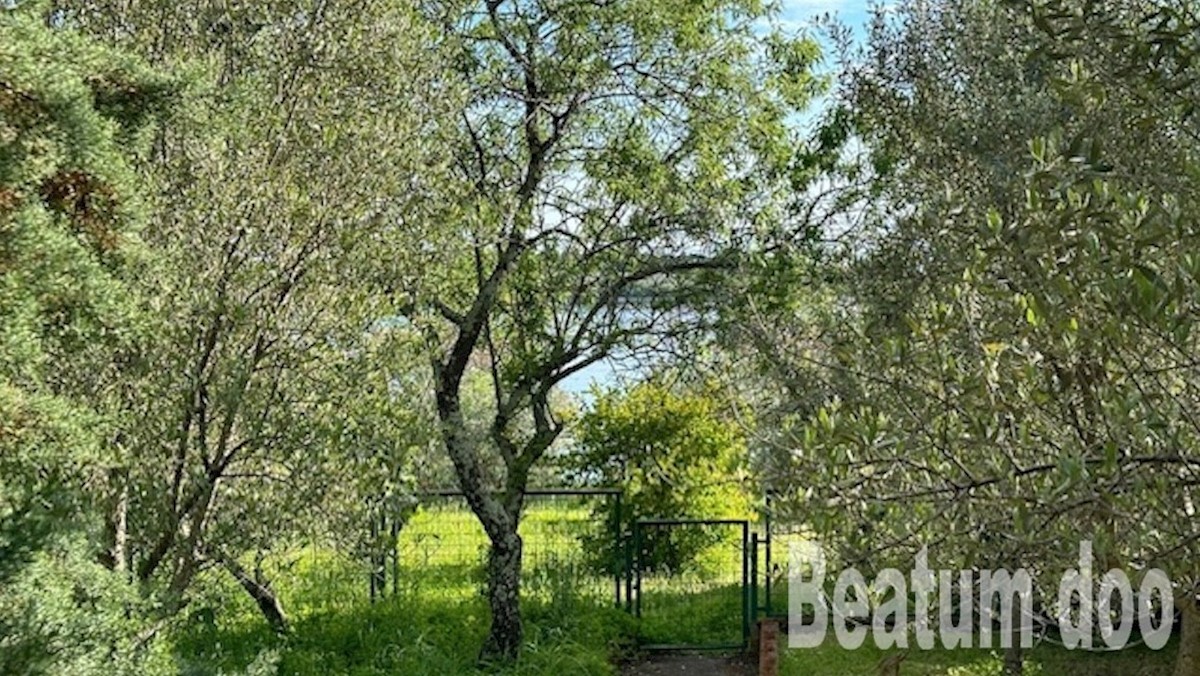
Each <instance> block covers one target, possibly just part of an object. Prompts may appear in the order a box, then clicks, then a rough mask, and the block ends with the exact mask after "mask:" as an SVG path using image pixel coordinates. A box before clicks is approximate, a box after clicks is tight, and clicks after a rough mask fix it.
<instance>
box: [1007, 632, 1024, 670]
mask: <svg viewBox="0 0 1200 676" xmlns="http://www.w3.org/2000/svg"><path fill="white" fill-rule="evenodd" d="M1013 640H1014V643H1013V645H1012V647H1009V648H1005V649H1004V672H1003V673H1004V676H1021V674H1022V673H1024V669H1025V651H1024V650H1022V649H1021V645H1020V644H1019V643H1016V642H1015V641H1016V640H1017V637H1015V636H1014V637H1013Z"/></svg>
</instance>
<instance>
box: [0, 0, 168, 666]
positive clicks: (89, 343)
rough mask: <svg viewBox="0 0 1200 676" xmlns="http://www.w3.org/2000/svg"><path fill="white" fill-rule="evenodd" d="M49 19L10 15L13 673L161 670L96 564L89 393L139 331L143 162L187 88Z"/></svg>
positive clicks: (3, 597)
mask: <svg viewBox="0 0 1200 676" xmlns="http://www.w3.org/2000/svg"><path fill="white" fill-rule="evenodd" d="M43 9H44V8H43V7H42V6H41V5H40V3H36V4H34V5H33V6H22V7H20V8H17V9H13V8H10V7H5V8H3V9H0V317H2V318H3V321H0V671H3V672H5V673H30V674H34V673H50V674H94V673H99V672H105V673H118V674H124V673H130V674H132V673H138V674H141V673H157V672H161V671H162V670H163V669H164V668H165V667H166V664H167V663H166V661H165V655H164V654H163V653H162V650H161V643H160V642H159V641H158V640H157V638H156V637H155V635H154V634H153V632H150V633H145V632H146V631H147V629H148V627H149V622H148V617H149V614H150V611H151V609H152V608H153V606H154V604H153V603H151V602H149V601H147V600H146V599H145V598H142V597H141V595H140V594H139V592H138V590H137V589H136V588H135V587H134V586H132V585H131V584H129V582H128V580H127V579H125V578H124V576H123V575H121V574H118V573H114V572H112V571H111V570H109V569H107V568H105V567H104V566H102V565H100V564H98V563H97V562H96V554H97V550H98V549H99V547H98V542H97V539H96V538H95V537H93V534H94V531H95V526H96V524H97V521H98V519H97V518H96V516H97V514H96V512H95V508H96V506H97V503H98V497H99V496H98V495H97V493H98V491H97V490H96V485H97V484H98V483H99V482H101V481H102V480H103V477H104V475H105V472H106V471H107V469H108V468H109V467H110V466H111V465H112V464H113V463H114V460H115V458H114V455H115V454H114V452H113V449H112V447H111V445H110V440H111V438H112V435H113V434H114V426H113V424H112V422H113V421H112V420H111V419H109V418H107V417H106V416H105V415H103V411H102V410H100V408H99V407H97V406H96V405H95V404H96V401H95V399H94V395H95V393H96V391H95V390H94V389H92V387H91V384H92V383H93V382H94V381H93V380H92V378H93V377H94V376H96V375H98V374H109V375H111V374H112V372H113V370H114V366H115V364H116V362H117V359H118V355H119V354H120V350H121V349H123V348H125V347H126V346H128V345H129V344H130V342H131V341H132V340H133V339H134V338H135V336H136V335H137V331H138V325H139V312H138V309H137V304H136V300H135V299H136V294H135V293H134V292H133V291H132V289H131V287H130V284H129V283H128V281H129V280H128V275H129V272H130V270H131V269H132V268H133V267H135V266H136V264H137V263H138V261H139V260H140V259H141V257H142V247H141V245H140V244H139V241H138V235H139V229H140V227H141V225H142V223H143V215H144V211H143V207H142V201H141V195H140V194H139V191H138V190H137V189H136V188H137V181H136V179H135V177H134V172H133V169H132V163H133V161H134V160H135V157H136V153H137V151H138V150H139V149H140V148H141V147H142V143H141V142H140V141H141V140H143V136H144V135H143V133H142V131H143V129H144V127H145V125H146V124H147V123H148V122H150V121H151V120H152V118H153V117H155V116H156V115H157V114H159V113H160V112H161V111H162V107H163V105H164V104H165V103H166V102H167V101H168V100H169V99H170V98H171V96H172V93H173V91H174V86H173V84H172V82H171V81H170V80H168V79H166V78H164V77H163V76H161V75H158V74H157V73H155V72H153V71H151V70H149V69H148V68H146V67H145V66H144V65H142V64H140V63H139V62H138V61H137V60H136V59H133V58H130V57H129V56H127V55H125V54H123V53H121V52H117V51H111V50H107V49H103V48H101V47H99V46H97V45H96V44H94V43H93V42H90V41H88V40H86V39H84V38H82V37H81V36H80V35H78V34H77V33H75V32H74V31H71V30H66V29H54V28H49V27H47V24H46V21H45V19H44V17H43V16H42V15H41V10H43Z"/></svg>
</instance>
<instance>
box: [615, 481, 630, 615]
mask: <svg viewBox="0 0 1200 676" xmlns="http://www.w3.org/2000/svg"><path fill="white" fill-rule="evenodd" d="M612 537H613V554H614V556H613V585H614V586H615V587H616V597H617V607H618V608H620V607H621V578H622V577H624V576H623V575H622V574H621V568H622V565H623V564H624V559H625V558H626V555H625V548H626V547H627V546H628V543H626V542H624V541H623V540H622V539H621V494H620V493H617V494H616V495H615V496H614V498H613V526H612ZM625 594H626V596H628V595H629V592H628V590H626V592H625Z"/></svg>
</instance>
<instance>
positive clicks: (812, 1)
mask: <svg viewBox="0 0 1200 676" xmlns="http://www.w3.org/2000/svg"><path fill="white" fill-rule="evenodd" d="M780 3H781V4H782V5H783V9H782V12H781V18H782V19H783V21H784V22H786V24H788V25H791V26H793V27H797V28H801V27H804V26H807V25H808V24H809V22H810V21H811V20H812V18H813V17H815V16H819V15H821V14H825V13H830V14H836V15H837V17H838V18H839V19H841V20H842V22H843V23H845V24H847V25H849V26H856V27H857V26H862V25H864V24H865V23H866V21H867V16H868V7H869V5H868V3H867V0H780Z"/></svg>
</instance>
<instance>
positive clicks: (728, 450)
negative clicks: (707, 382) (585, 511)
mask: <svg viewBox="0 0 1200 676" xmlns="http://www.w3.org/2000/svg"><path fill="white" fill-rule="evenodd" d="M595 394H596V399H595V401H594V403H593V404H592V406H591V408H590V410H588V411H587V412H586V413H585V414H584V415H583V416H582V417H581V419H580V422H579V430H578V433H577V434H578V444H579V450H578V451H577V453H575V454H573V455H572V456H571V457H570V459H569V462H570V463H571V465H572V469H573V471H574V473H575V474H576V476H578V477H579V478H580V479H581V480H583V481H585V482H589V483H592V484H595V485H602V486H619V487H621V488H622V489H623V490H624V491H625V493H624V497H623V502H622V508H621V515H620V518H621V522H620V524H619V532H621V533H632V532H633V524H634V522H635V521H637V520H638V519H647V518H675V519H682V518H689V517H690V518H713V519H716V518H747V517H748V515H749V512H750V502H749V500H748V498H747V486H746V483H745V473H744V463H745V460H746V445H745V440H744V438H743V437H742V434H741V431H740V429H739V427H738V425H737V423H736V422H734V421H733V420H731V419H729V417H728V416H727V415H726V414H725V413H724V412H723V411H722V410H721V404H720V401H719V400H718V399H717V397H716V394H715V392H713V391H703V390H702V391H698V392H678V391H675V390H673V389H672V388H670V387H668V386H665V385H663V384H660V383H657V382H654V381H647V382H643V383H640V384H638V385H635V386H633V387H632V388H630V389H629V390H627V391H622V390H616V389H614V390H609V391H607V392H596V393H595ZM602 518H603V519H605V527H604V530H603V531H602V532H601V533H598V534H596V535H595V536H594V537H595V541H594V543H593V545H592V547H591V548H590V549H591V551H593V552H595V555H596V557H597V565H599V566H602V567H604V568H605V569H607V570H620V569H621V568H622V567H623V566H624V565H625V564H624V560H623V557H624V553H623V552H621V551H620V550H619V549H618V548H614V543H613V537H612V530H613V528H612V525H611V523H610V522H611V517H609V516H608V515H601V514H597V520H598V521H599V520H601V519H602ZM686 535H689V537H678V536H673V537H670V538H663V539H662V541H661V542H659V541H655V540H654V538H655V537H656V536H655V534H654V533H648V535H647V537H648V538H650V539H649V540H648V541H647V542H644V543H643V545H644V548H645V551H646V552H647V553H649V555H650V556H649V560H646V561H644V565H645V566H646V568H647V569H657V568H666V569H676V570H678V569H683V568H686V567H688V566H690V565H692V564H693V563H694V561H695V559H696V557H697V555H698V554H699V553H700V552H701V551H703V550H704V549H705V548H706V547H708V546H710V545H712V544H713V543H712V541H711V534H710V533H706V532H704V531H699V530H697V531H694V532H692V533H689V534H686ZM644 558H645V557H644Z"/></svg>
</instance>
